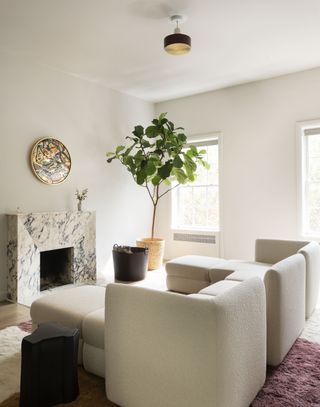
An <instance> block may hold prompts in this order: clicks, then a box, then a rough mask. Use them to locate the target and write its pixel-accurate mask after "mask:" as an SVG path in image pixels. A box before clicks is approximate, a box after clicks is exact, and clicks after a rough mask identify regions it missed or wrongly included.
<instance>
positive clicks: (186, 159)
mask: <svg viewBox="0 0 320 407" xmlns="http://www.w3.org/2000/svg"><path fill="white" fill-rule="evenodd" d="M184 165H185V167H186V169H189V170H191V172H193V171H195V170H196V169H197V164H196V163H195V162H194V161H193V159H192V158H191V157H190V156H189V155H188V153H187V154H184Z"/></svg>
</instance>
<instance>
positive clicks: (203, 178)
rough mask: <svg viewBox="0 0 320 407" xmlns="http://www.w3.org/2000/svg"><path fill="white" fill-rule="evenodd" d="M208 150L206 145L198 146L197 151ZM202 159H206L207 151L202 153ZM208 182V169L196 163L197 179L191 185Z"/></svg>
mask: <svg viewBox="0 0 320 407" xmlns="http://www.w3.org/2000/svg"><path fill="white" fill-rule="evenodd" d="M201 150H206V151H207V150H208V148H207V147H206V146H201V147H198V151H201ZM204 159H205V160H206V161H208V153H207V152H206V154H204ZM207 182H208V171H207V170H206V169H205V168H204V166H203V165H202V164H197V179H196V181H195V182H194V183H193V184H192V185H207Z"/></svg>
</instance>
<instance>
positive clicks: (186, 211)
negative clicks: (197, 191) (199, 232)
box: [177, 186, 193, 225]
mask: <svg viewBox="0 0 320 407" xmlns="http://www.w3.org/2000/svg"><path fill="white" fill-rule="evenodd" d="M178 194H179V199H178V205H179V208H178V211H177V213H178V218H179V221H178V222H179V224H181V225H191V224H192V207H193V206H192V187H183V188H181V186H180V187H179V189H178Z"/></svg>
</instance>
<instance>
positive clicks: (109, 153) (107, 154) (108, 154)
mask: <svg viewBox="0 0 320 407" xmlns="http://www.w3.org/2000/svg"><path fill="white" fill-rule="evenodd" d="M106 156H107V157H112V156H114V153H113V152H112V151H109V152H108V153H106Z"/></svg>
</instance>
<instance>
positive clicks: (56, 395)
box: [20, 322, 79, 407]
mask: <svg viewBox="0 0 320 407" xmlns="http://www.w3.org/2000/svg"><path fill="white" fill-rule="evenodd" d="M78 346H79V330H78V329H70V328H66V327H64V326H62V325H58V324H56V323H51V322H49V323H45V324H41V325H40V326H39V328H38V329H37V330H36V331H34V332H33V333H32V334H31V335H28V336H26V337H24V338H23V340H22V345H21V353H22V355H21V383H20V407H31V406H32V407H49V406H54V405H55V404H59V403H69V402H71V401H73V400H75V399H76V398H77V397H78V395H79V385H78Z"/></svg>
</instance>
